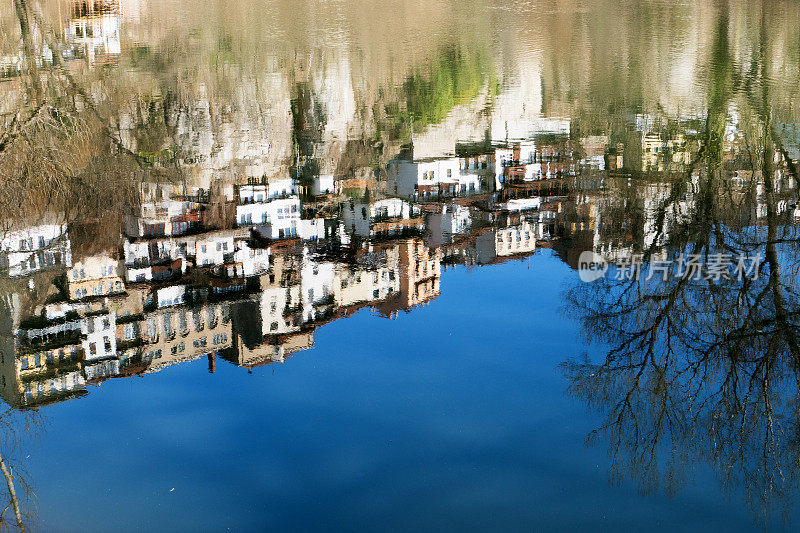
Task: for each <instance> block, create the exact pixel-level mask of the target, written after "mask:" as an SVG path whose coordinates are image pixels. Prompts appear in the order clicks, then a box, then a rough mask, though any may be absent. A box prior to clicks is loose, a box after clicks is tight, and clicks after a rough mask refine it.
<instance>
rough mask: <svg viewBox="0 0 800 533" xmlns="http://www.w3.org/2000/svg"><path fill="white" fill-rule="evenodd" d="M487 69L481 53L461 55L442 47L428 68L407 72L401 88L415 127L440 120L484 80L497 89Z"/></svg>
mask: <svg viewBox="0 0 800 533" xmlns="http://www.w3.org/2000/svg"><path fill="white" fill-rule="evenodd" d="M490 71H491V66H490V61H489V59H488V57H487V56H486V54H484V53H474V54H470V55H465V54H463V53H461V52H458V51H454V50H445V51H443V52H442V53H441V54H440V55H439V57H438V58H437V59H436V61H434V63H433V64H432V65H431V66H430V68H429V70H428V72H422V71H419V70H418V71H417V72H415V73H414V74H413V75H411V76H410V77H409V78H408V79H407V80H406V82H405V84H404V87H403V88H404V92H405V94H406V99H407V112H408V114H409V115H410V116H411V117H413V119H414V128H415V130H418V131H419V130H422V129H423V128H424V127H425V126H427V125H429V124H437V123H439V122H441V121H442V120H444V118H445V117H446V116H447V114H448V113H449V112H450V110H451V109H453V107H455V106H457V105H460V104H464V103H466V102H468V101H470V100H472V99H473V98H475V97H476V96H478V94H480V91H481V89H482V88H483V87H485V86H486V85H487V83H489V85H490V87H492V88H493V89H494V90H497V87H496V86H497V83H496V82H495V83H494V84H492V83H491V82H490V78H491V77H492V76H491V73H490Z"/></svg>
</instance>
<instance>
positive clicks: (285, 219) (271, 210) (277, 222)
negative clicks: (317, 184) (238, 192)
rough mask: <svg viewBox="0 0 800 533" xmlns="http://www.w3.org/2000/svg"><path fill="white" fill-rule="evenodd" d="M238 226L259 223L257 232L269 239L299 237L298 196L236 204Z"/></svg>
mask: <svg viewBox="0 0 800 533" xmlns="http://www.w3.org/2000/svg"><path fill="white" fill-rule="evenodd" d="M236 222H237V223H238V224H239V225H240V226H250V225H253V224H257V225H259V232H260V233H262V234H263V236H264V237H266V238H269V239H284V238H290V237H299V236H300V235H299V233H298V232H299V226H300V198H298V197H297V196H291V197H289V198H276V199H273V200H267V201H262V202H254V203H244V204H240V205H238V206H236Z"/></svg>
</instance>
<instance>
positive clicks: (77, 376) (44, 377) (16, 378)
mask: <svg viewBox="0 0 800 533" xmlns="http://www.w3.org/2000/svg"><path fill="white" fill-rule="evenodd" d="M82 356H83V354H82V346H81V336H80V321H79V320H75V319H70V320H67V319H66V318H61V319H58V320H47V319H46V318H45V317H44V316H42V317H36V318H29V319H26V320H24V321H22V320H21V314H20V298H19V296H18V295H17V294H3V295H2V297H0V395H2V397H3V399H4V400H5V401H6V402H7V403H8V404H9V405H11V406H12V407H15V408H26V407H27V408H30V407H36V406H39V405H43V404H46V403H51V402H54V401H60V400H65V399H68V398H72V397H74V396H76V395H80V394H83V393H84V392H85V389H86V386H85V381H84V379H83V376H82V375H81V373H80V367H79V364H80V363H79V360H80V359H81V358H82Z"/></svg>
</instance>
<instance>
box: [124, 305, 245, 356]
mask: <svg viewBox="0 0 800 533" xmlns="http://www.w3.org/2000/svg"><path fill="white" fill-rule="evenodd" d="M140 331H141V341H142V344H143V347H142V348H141V353H142V358H143V360H144V361H146V362H148V363H149V366H148V369H147V372H155V371H158V370H161V369H162V368H164V367H166V366H169V365H173V364H176V363H180V362H182V361H189V360H192V359H196V358H198V357H202V356H203V355H206V354H208V353H214V352H217V351H220V350H225V349H228V348H230V347H231V344H232V342H233V330H232V327H231V320H230V317H229V314H228V308H227V304H211V303H209V304H205V305H202V306H199V307H194V308H191V309H190V308H186V307H178V308H166V309H160V310H158V311H153V312H151V313H148V314H147V315H145V317H144V318H143V319H142V320H141V325H140Z"/></svg>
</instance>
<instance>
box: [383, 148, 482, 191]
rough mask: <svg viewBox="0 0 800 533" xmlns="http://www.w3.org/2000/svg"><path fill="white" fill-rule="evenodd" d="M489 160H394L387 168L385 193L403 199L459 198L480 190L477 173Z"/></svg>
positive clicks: (451, 158)
mask: <svg viewBox="0 0 800 533" xmlns="http://www.w3.org/2000/svg"><path fill="white" fill-rule="evenodd" d="M489 159H490V158H489V157H488V156H484V160H481V159H480V158H477V157H474V158H458V157H449V158H444V159H426V160H415V161H409V160H406V159H399V160H394V161H392V163H391V164H390V165H389V170H388V171H389V179H388V183H387V191H388V192H389V193H391V194H396V195H397V196H401V197H404V198H419V199H423V198H430V197H438V196H459V195H469V194H476V193H478V192H480V191H481V178H480V175H479V173H478V172H477V171H478V170H479V169H486V168H487V167H488V164H489Z"/></svg>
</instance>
